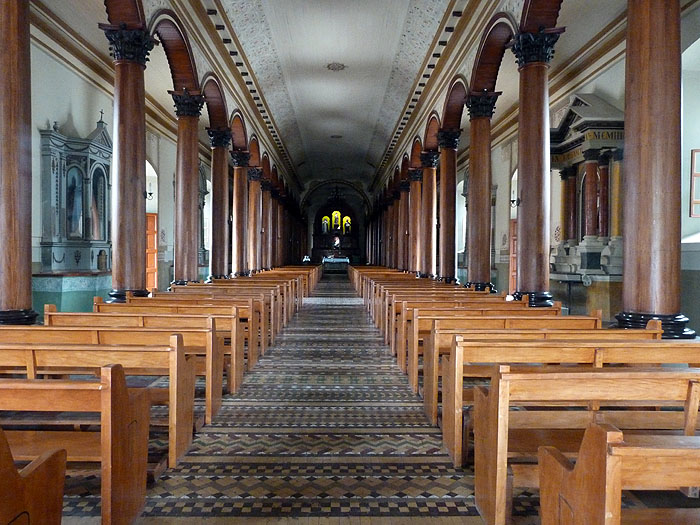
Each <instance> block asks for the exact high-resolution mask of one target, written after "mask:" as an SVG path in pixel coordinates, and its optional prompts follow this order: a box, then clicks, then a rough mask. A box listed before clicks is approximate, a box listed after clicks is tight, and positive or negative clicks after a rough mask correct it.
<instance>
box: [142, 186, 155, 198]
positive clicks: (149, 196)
mask: <svg viewBox="0 0 700 525" xmlns="http://www.w3.org/2000/svg"><path fill="white" fill-rule="evenodd" d="M148 189H149V190H151V191H148V192H145V191H144V192H143V196H144V197H146V200H148V201H152V200H153V186H152V184H151V183H149V184H148Z"/></svg>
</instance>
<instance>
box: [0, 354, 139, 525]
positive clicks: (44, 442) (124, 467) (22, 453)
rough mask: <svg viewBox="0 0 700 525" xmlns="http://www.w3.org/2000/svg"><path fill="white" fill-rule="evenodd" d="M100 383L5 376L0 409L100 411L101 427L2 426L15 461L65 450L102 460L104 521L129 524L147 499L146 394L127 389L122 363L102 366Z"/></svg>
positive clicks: (70, 457)
mask: <svg viewBox="0 0 700 525" xmlns="http://www.w3.org/2000/svg"><path fill="white" fill-rule="evenodd" d="M100 377H101V380H100V382H95V381H89V382H88V381H66V380H31V379H3V380H1V381H0V410H12V411H36V410H39V411H51V412H99V413H100V420H101V424H100V432H80V431H77V432H76V431H51V430H46V431H42V430H6V432H5V435H6V437H7V441H8V443H9V445H10V450H11V451H12V456H13V457H14V458H15V460H17V461H32V460H34V459H35V458H37V457H39V456H41V454H43V453H44V452H46V451H47V450H54V449H56V448H60V449H65V451H66V454H67V459H68V461H79V462H86V461H88V462H100V463H101V484H102V486H101V493H102V501H101V504H102V523H106V524H129V523H132V522H133V521H134V520H135V519H136V518H137V517H138V516H139V514H140V513H141V511H142V509H143V506H144V505H145V502H146V461H147V459H148V425H149V399H148V392H147V390H146V389H127V387H126V380H125V378H124V371H123V370H122V368H121V366H120V365H110V366H107V367H103V368H102V370H101V374H100Z"/></svg>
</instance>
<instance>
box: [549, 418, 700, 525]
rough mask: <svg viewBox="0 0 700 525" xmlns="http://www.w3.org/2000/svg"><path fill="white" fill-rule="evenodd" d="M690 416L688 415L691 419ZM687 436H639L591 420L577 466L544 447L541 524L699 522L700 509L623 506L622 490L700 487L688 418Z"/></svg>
mask: <svg viewBox="0 0 700 525" xmlns="http://www.w3.org/2000/svg"><path fill="white" fill-rule="evenodd" d="M689 419H690V418H689ZM685 430H686V432H685V433H686V435H685V436H669V435H635V434H632V433H624V434H623V432H622V431H620V430H619V429H618V428H616V427H615V426H613V425H609V424H599V423H592V424H591V425H590V426H589V427H588V428H587V429H586V432H585V434H584V436H583V441H582V442H581V447H580V449H579V451H578V453H577V454H576V465H575V466H574V464H573V463H572V462H571V461H569V459H567V458H566V456H564V454H562V453H561V452H560V451H559V450H558V449H557V448H556V447H540V449H539V472H540V480H539V481H540V518H541V524H542V525H569V524H571V525H575V524H586V525H619V524H620V523H624V521H623V519H622V518H623V516H625V515H627V516H626V517H627V518H628V519H627V520H626V522H627V523H630V524H631V523H635V524H640V525H641V524H652V523H668V524H673V525H683V524H697V523H700V509H654V510H653V511H644V510H636V511H632V512H625V511H623V510H622V491H623V490H680V489H683V488H685V487H697V486H700V437H697V436H695V435H694V433H695V424H693V423H692V422H691V421H688V424H687V425H686V429H685Z"/></svg>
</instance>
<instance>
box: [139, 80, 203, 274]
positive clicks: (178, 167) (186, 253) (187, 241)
mask: <svg viewBox="0 0 700 525" xmlns="http://www.w3.org/2000/svg"><path fill="white" fill-rule="evenodd" d="M171 95H172V97H173V100H174V101H175V114H176V115H177V158H176V163H175V272H174V273H175V281H174V284H187V283H188V282H197V281H198V280H199V265H198V251H199V202H198V200H199V165H198V164H199V163H198V160H199V152H198V144H199V136H198V131H199V115H200V112H201V110H202V105H203V104H204V97H203V96H202V95H201V94H199V93H193V92H190V91H188V90H187V89H183V90H182V91H172V92H171ZM144 180H145V179H144Z"/></svg>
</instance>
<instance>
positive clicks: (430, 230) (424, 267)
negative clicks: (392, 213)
mask: <svg viewBox="0 0 700 525" xmlns="http://www.w3.org/2000/svg"><path fill="white" fill-rule="evenodd" d="M420 160H421V164H422V166H423V188H422V191H421V212H422V221H421V243H420V244H421V246H422V250H421V253H422V262H421V273H420V276H421V277H430V278H431V279H435V278H437V275H436V274H437V268H436V265H437V254H436V251H435V250H436V246H435V243H436V240H437V239H436V233H437V232H436V222H437V180H436V177H437V165H438V162H439V161H440V153H438V152H437V151H423V152H422V153H421V154H420Z"/></svg>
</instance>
